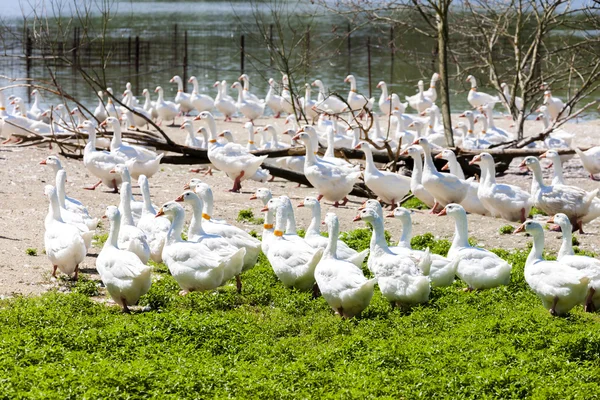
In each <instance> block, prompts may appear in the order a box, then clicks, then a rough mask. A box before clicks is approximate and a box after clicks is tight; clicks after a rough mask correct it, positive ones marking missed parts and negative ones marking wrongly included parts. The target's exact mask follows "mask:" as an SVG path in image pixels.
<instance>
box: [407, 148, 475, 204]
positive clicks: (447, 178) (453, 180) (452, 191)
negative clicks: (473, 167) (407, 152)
mask: <svg viewBox="0 0 600 400" xmlns="http://www.w3.org/2000/svg"><path fill="white" fill-rule="evenodd" d="M413 144H418V145H419V146H421V147H422V148H423V154H424V156H425V162H424V167H423V187H425V189H426V190H427V191H428V192H429V193H431V195H432V196H433V197H434V199H435V203H434V205H433V208H432V213H433V210H435V209H436V208H437V206H438V205H440V206H442V207H443V206H445V205H447V204H450V203H460V202H461V201H463V200H464V198H465V197H466V195H467V192H468V187H467V184H466V183H465V182H464V181H461V180H460V179H458V178H457V177H456V176H454V175H451V174H442V173H440V172H438V170H437V169H436V168H435V164H434V163H433V158H432V157H431V145H430V144H429V141H428V140H427V139H426V138H419V139H416V140H415V141H414V142H413Z"/></svg>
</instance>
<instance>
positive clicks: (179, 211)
mask: <svg viewBox="0 0 600 400" xmlns="http://www.w3.org/2000/svg"><path fill="white" fill-rule="evenodd" d="M156 215H157V216H163V215H164V216H166V217H167V218H168V219H169V220H170V221H171V227H170V228H169V232H168V233H167V241H166V243H165V247H164V249H163V254H162V256H163V260H164V261H165V264H167V267H169V271H170V272H171V275H172V276H173V278H174V279H175V280H176V281H177V283H178V284H179V286H180V287H181V289H182V290H181V292H179V294H180V295H185V294H187V293H189V292H191V291H204V290H212V289H216V288H217V287H219V286H221V284H222V283H223V275H224V272H225V268H226V266H227V264H228V263H229V262H230V261H231V260H232V259H235V258H238V257H243V254H244V250H243V249H239V250H238V252H237V253H235V254H233V255H231V256H229V257H219V256H217V255H216V254H214V253H213V252H212V251H210V250H208V248H207V247H206V246H204V245H203V244H201V243H197V242H188V241H186V240H183V239H182V238H181V233H182V232H183V223H184V222H185V210H184V209H183V207H181V206H180V205H179V204H177V203H176V202H174V201H170V202H168V203H165V204H164V205H163V206H162V207H161V208H160V210H158V212H157V213H156Z"/></svg>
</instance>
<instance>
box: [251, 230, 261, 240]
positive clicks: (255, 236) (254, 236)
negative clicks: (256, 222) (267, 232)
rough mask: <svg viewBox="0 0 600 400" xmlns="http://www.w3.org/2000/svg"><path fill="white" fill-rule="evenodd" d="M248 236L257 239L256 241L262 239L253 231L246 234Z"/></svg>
mask: <svg viewBox="0 0 600 400" xmlns="http://www.w3.org/2000/svg"><path fill="white" fill-rule="evenodd" d="M248 235H250V236H252V237H253V238H257V239H258V240H261V239H262V237H261V236H260V235H259V234H258V232H256V231H255V230H254V229H252V230H251V231H250V232H248Z"/></svg>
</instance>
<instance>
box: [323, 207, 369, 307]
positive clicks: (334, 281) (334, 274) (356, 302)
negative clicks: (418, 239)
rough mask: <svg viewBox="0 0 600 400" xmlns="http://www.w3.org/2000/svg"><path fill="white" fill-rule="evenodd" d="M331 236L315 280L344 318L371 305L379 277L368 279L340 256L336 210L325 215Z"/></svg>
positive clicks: (338, 224) (324, 296) (330, 304)
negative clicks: (338, 254)
mask: <svg viewBox="0 0 600 400" xmlns="http://www.w3.org/2000/svg"><path fill="white" fill-rule="evenodd" d="M323 223H325V224H327V228H328V233H329V238H328V239H327V246H326V247H325V251H324V252H323V256H322V257H321V260H320V261H319V263H318V264H317V266H316V268H315V280H316V282H317V285H318V286H319V290H320V291H321V294H322V295H323V298H324V299H325V301H327V304H329V307H331V308H332V309H333V311H334V312H335V313H336V314H337V315H339V316H340V317H342V318H352V317H354V316H356V315H359V314H360V313H361V312H362V311H363V310H364V309H365V308H367V307H368V306H369V303H370V302H371V298H372V297H373V292H374V288H375V284H376V283H377V279H376V278H373V279H367V278H365V275H364V274H363V272H362V270H361V269H360V267H358V266H356V265H355V264H353V263H351V262H349V261H345V260H343V259H339V258H338V257H337V246H338V244H339V243H340V241H339V240H338V236H339V232H340V223H339V221H338V218H337V216H336V215H335V214H333V213H328V214H327V215H326V216H325V221H324V222H323Z"/></svg>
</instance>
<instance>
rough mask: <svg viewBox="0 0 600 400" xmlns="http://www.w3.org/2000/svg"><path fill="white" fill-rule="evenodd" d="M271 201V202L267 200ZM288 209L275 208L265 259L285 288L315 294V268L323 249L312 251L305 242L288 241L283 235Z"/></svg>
mask: <svg viewBox="0 0 600 400" xmlns="http://www.w3.org/2000/svg"><path fill="white" fill-rule="evenodd" d="M269 201H272V200H269ZM287 212H288V209H287V207H286V206H285V205H283V204H279V205H278V206H277V211H276V216H275V230H274V232H273V237H272V239H271V241H270V243H269V246H268V249H267V253H266V256H267V259H268V260H269V262H270V263H271V267H272V268H273V272H275V275H277V278H279V280H280V281H281V282H282V283H283V284H284V285H285V286H287V287H295V288H296V289H298V290H310V289H313V292H316V289H315V288H314V286H315V276H314V271H315V267H316V266H317V264H318V263H319V260H320V259H321V256H322V255H323V249H317V250H315V249H313V248H312V247H310V246H309V245H308V244H307V243H306V242H303V241H298V240H290V239H289V238H287V237H286V235H284V234H283V232H284V228H285V224H286V221H287V218H288V216H287Z"/></svg>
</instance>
